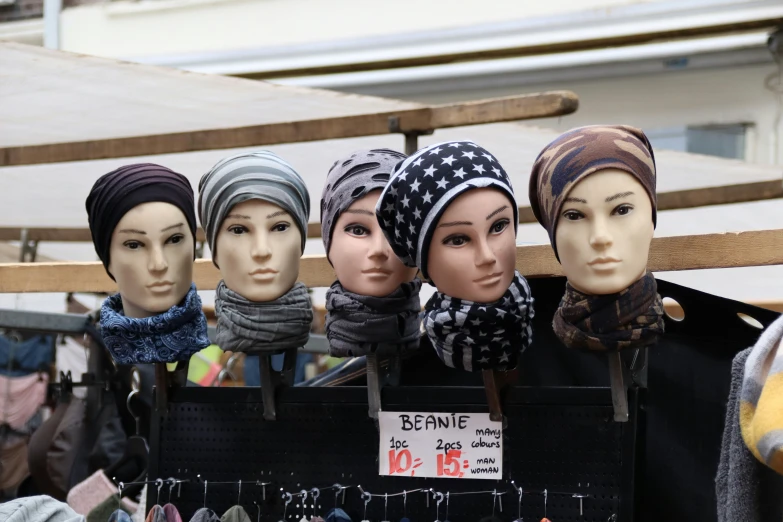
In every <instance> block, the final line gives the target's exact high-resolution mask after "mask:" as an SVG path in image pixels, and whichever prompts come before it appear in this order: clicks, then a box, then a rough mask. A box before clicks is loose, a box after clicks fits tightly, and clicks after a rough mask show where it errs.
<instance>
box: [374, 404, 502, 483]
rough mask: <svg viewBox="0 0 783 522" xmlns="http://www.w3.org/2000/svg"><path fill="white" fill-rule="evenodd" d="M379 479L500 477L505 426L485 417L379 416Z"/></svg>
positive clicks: (452, 414) (456, 414)
mask: <svg viewBox="0 0 783 522" xmlns="http://www.w3.org/2000/svg"><path fill="white" fill-rule="evenodd" d="M379 422H380V436H381V442H380V451H379V455H378V457H379V458H378V461H379V463H380V465H379V468H380V470H379V474H381V475H394V476H397V475H399V476H404V477H435V478H437V477H440V478H466V479H467V478H472V479H492V480H498V479H502V478H503V424H502V423H501V422H492V421H490V420H489V414H487V413H422V412H392V411H382V412H380V413H379Z"/></svg>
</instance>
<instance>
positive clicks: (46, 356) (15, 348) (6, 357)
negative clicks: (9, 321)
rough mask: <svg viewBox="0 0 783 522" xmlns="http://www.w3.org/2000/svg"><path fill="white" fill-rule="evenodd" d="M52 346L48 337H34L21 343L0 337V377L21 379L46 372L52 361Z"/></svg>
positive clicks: (50, 338)
mask: <svg viewBox="0 0 783 522" xmlns="http://www.w3.org/2000/svg"><path fill="white" fill-rule="evenodd" d="M53 344H54V343H53V342H52V337H51V336H48V335H36V336H35V337H30V338H29V339H25V340H24V341H21V342H14V341H12V340H10V339H8V338H7V337H5V336H3V335H0V375H5V376H6V377H22V376H24V375H30V374H31V373H36V372H48V371H49V367H50V366H51V364H52V361H53V360H54V347H53Z"/></svg>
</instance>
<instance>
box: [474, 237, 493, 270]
mask: <svg viewBox="0 0 783 522" xmlns="http://www.w3.org/2000/svg"><path fill="white" fill-rule="evenodd" d="M495 262H497V257H495V252H493V251H492V249H491V248H490V246H489V243H487V240H486V239H479V240H478V241H476V266H484V265H491V264H493V263H495Z"/></svg>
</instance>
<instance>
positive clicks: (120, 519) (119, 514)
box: [109, 509, 133, 522]
mask: <svg viewBox="0 0 783 522" xmlns="http://www.w3.org/2000/svg"><path fill="white" fill-rule="evenodd" d="M109 522H133V521H132V520H131V517H129V516H128V514H127V513H126V512H124V511H123V510H121V509H118V510H117V511H115V512H114V513H112V514H111V516H110V517H109Z"/></svg>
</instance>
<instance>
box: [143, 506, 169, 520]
mask: <svg viewBox="0 0 783 522" xmlns="http://www.w3.org/2000/svg"><path fill="white" fill-rule="evenodd" d="M144 522H167V520H166V513H165V512H164V511H163V508H162V507H161V506H159V505H157V504H156V505H154V506H152V509H150V512H149V513H147V518H146V520H145V521H144Z"/></svg>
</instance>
